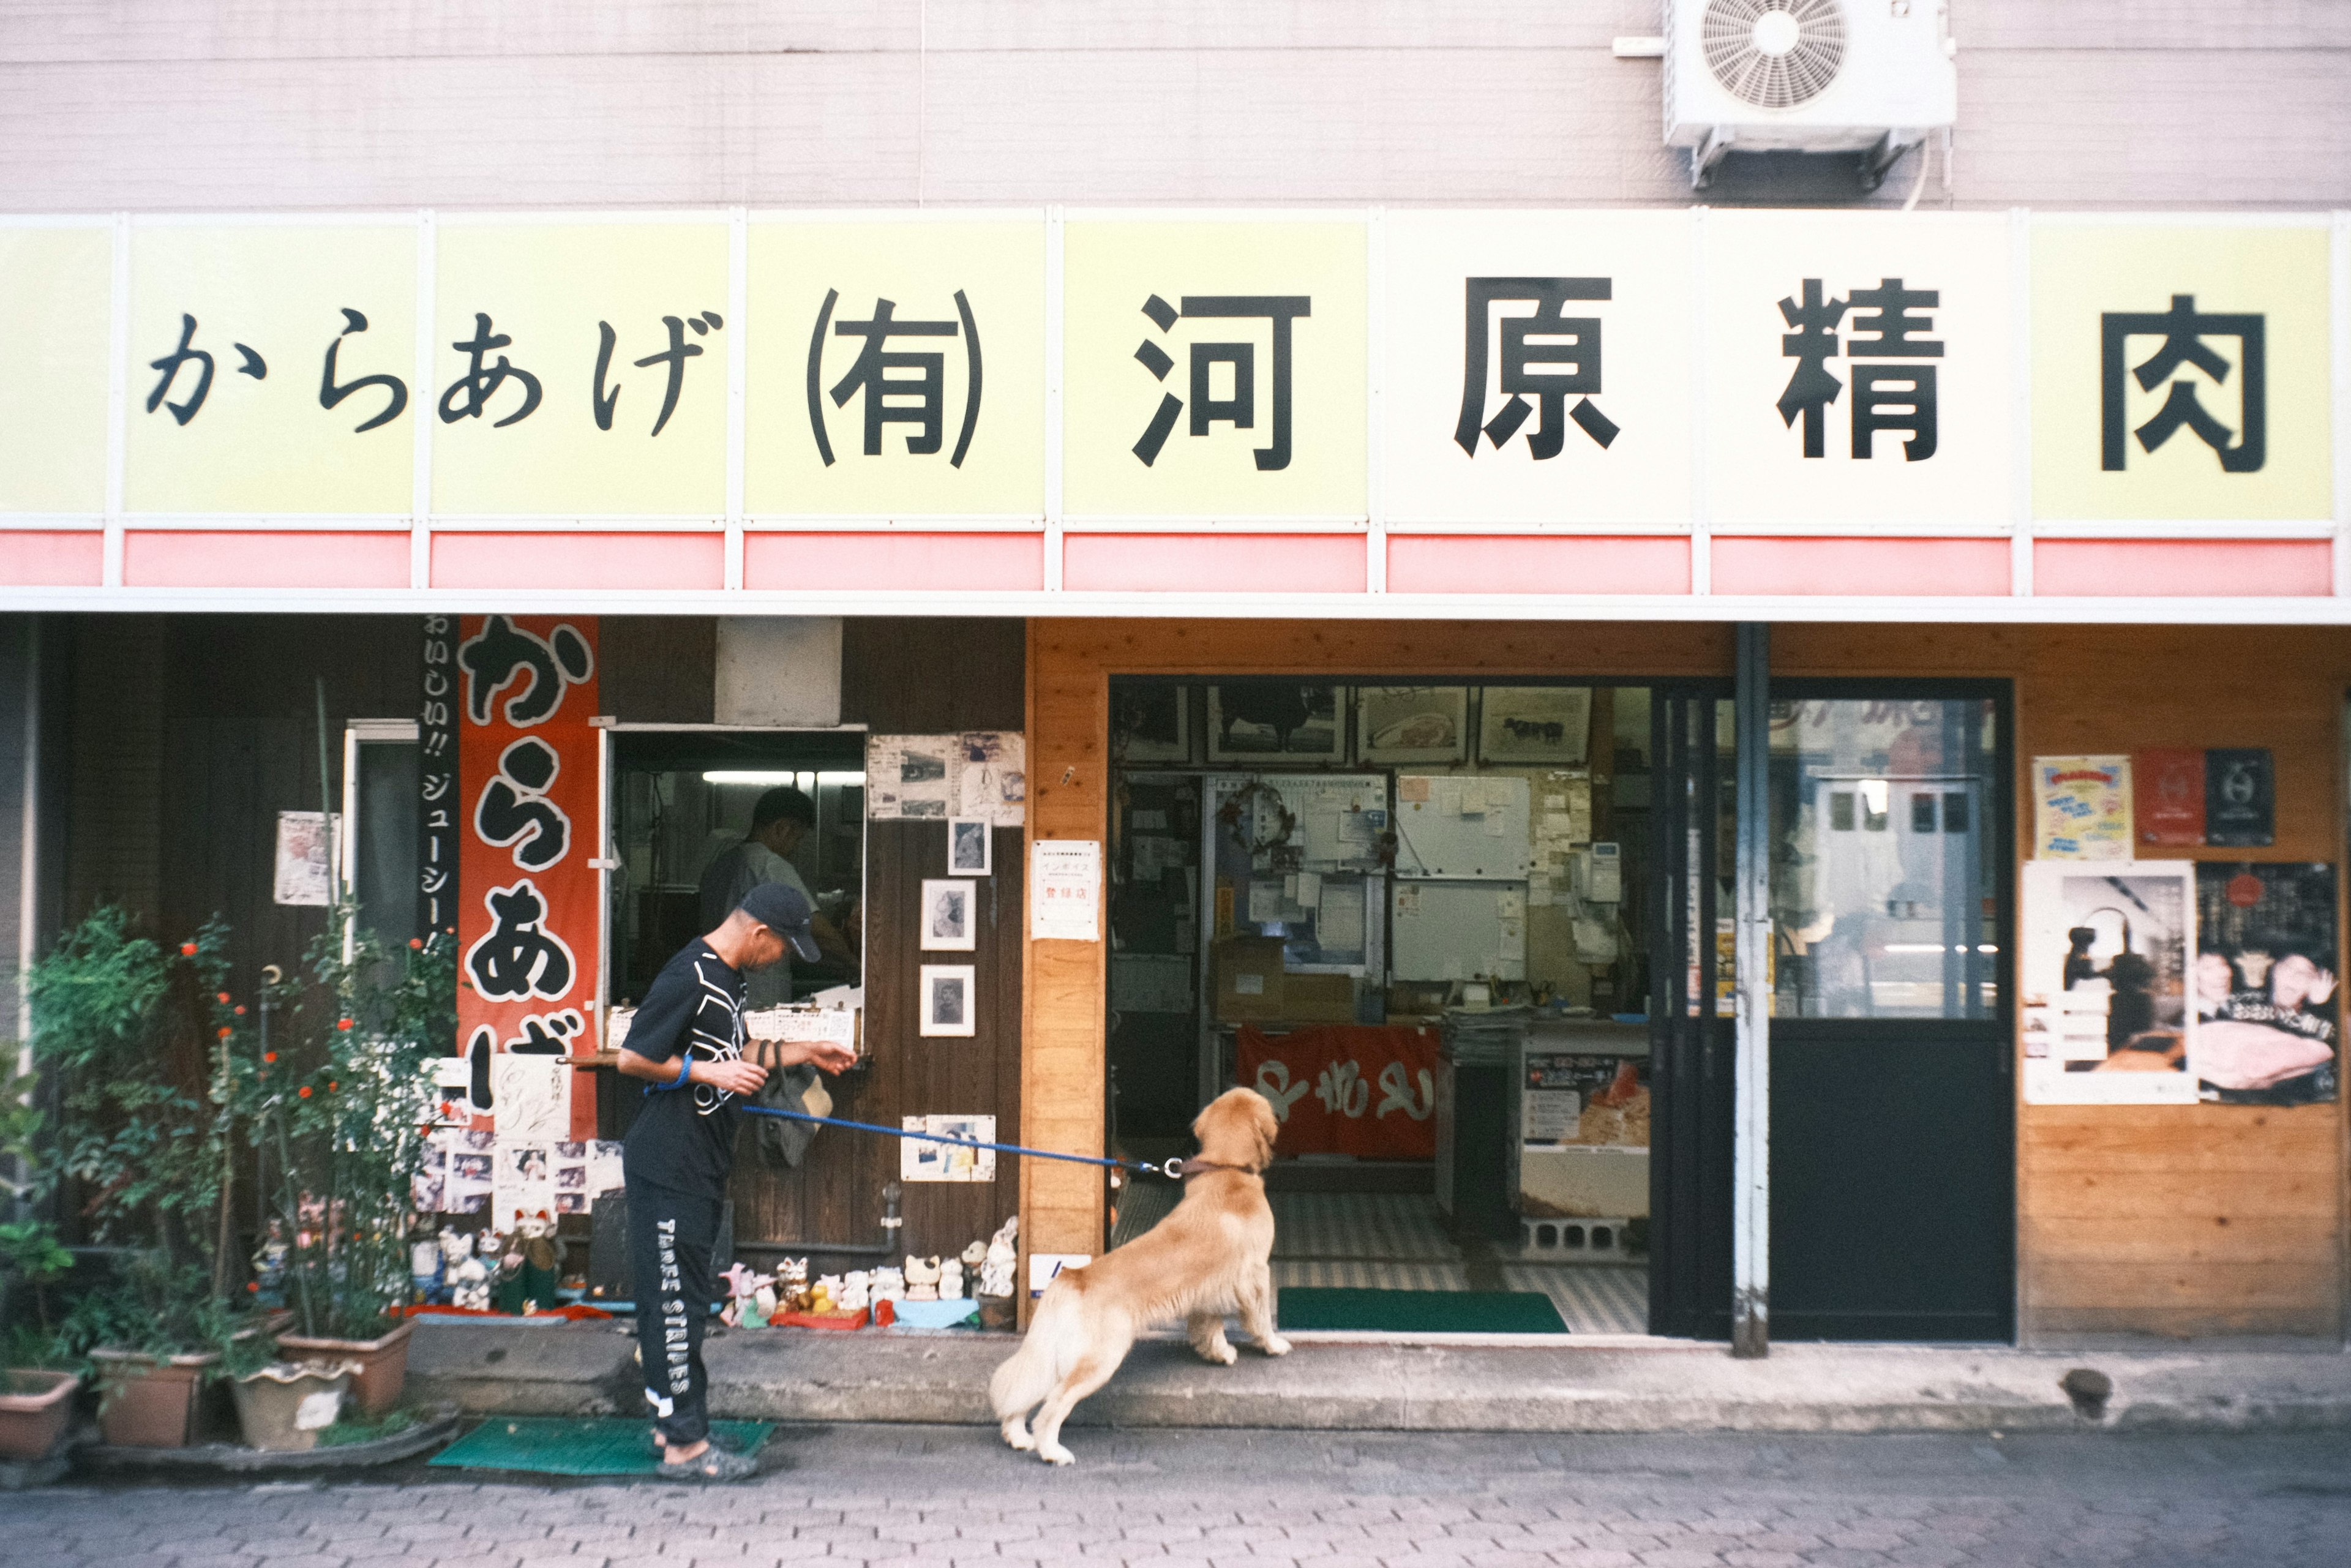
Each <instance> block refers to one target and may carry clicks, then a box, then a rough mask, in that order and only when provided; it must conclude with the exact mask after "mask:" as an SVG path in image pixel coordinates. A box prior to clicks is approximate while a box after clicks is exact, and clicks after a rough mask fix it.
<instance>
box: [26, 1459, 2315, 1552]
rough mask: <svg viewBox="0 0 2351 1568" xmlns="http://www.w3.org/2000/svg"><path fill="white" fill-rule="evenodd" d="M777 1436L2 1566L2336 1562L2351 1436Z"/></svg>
mask: <svg viewBox="0 0 2351 1568" xmlns="http://www.w3.org/2000/svg"><path fill="white" fill-rule="evenodd" d="M1069 1439H1070V1445H1071V1448H1073V1449H1074V1450H1075V1451H1076V1452H1077V1455H1078V1464H1077V1466H1076V1468H1075V1469H1068V1470H1055V1469H1049V1468H1048V1467H1046V1466H1044V1465H1042V1464H1040V1463H1038V1462H1037V1461H1036V1460H1034V1459H1033V1458H1025V1457H1019V1456H1015V1455H1014V1454H1012V1453H1011V1452H1009V1451H1008V1450H1007V1449H1005V1448H1002V1447H1000V1446H999V1445H998V1442H997V1439H996V1437H995V1434H994V1433H993V1432H992V1431H988V1430H984V1429H978V1428H967V1427H881V1426H870V1427H800V1428H790V1429H786V1430H782V1431H779V1432H778V1434H777V1435H776V1437H774V1438H773V1439H771V1440H770V1443H769V1446H768V1451H767V1454H766V1456H765V1458H766V1462H767V1463H768V1467H769V1469H768V1471H767V1472H766V1473H765V1474H763V1475H762V1476H761V1477H760V1478H759V1479H758V1480H755V1481H751V1482H747V1483H745V1484H743V1485H740V1486H737V1487H732V1488H714V1489H707V1490H704V1489H692V1490H689V1489H687V1488H684V1487H678V1486H673V1485H669V1484H665V1483H663V1482H660V1481H652V1480H649V1481H645V1482H643V1483H635V1484H615V1483H611V1482H568V1483H561V1482H559V1483H556V1484H546V1483H527V1482H520V1481H517V1480H514V1479H491V1480H485V1479H481V1478H479V1477H475V1476H471V1475H467V1474H465V1473H463V1472H456V1471H448V1470H431V1469H424V1468H423V1467H422V1466H421V1465H410V1466H403V1467H401V1468H400V1469H397V1470H396V1471H393V1472H392V1473H390V1474H384V1473H379V1474H376V1475H374V1476H371V1477H370V1478H369V1479H367V1480H366V1481H364V1482H328V1483H322V1484H317V1485H313V1484H310V1483H307V1482H297V1483H288V1482H275V1483H265V1484H260V1485H256V1484H254V1483H252V1482H250V1481H246V1482H243V1483H239V1484H229V1483H226V1482H224V1483H221V1484H218V1485H214V1486H188V1485H177V1486H172V1487H155V1486H144V1485H132V1484H126V1483H122V1482H105V1483H76V1484H72V1485H68V1486H64V1487H59V1488H54V1489H51V1490H46V1491H39V1492H29V1493H21V1494H16V1495H13V1496H10V1495H0V1542H5V1544H0V1562H5V1563H7V1564H8V1568H167V1565H170V1568H341V1565H345V1564H349V1565H350V1568H409V1565H411V1564H416V1565H422V1564H427V1563H431V1564H440V1565H443V1568H557V1565H561V1568H570V1565H573V1564H598V1563H601V1564H609V1565H610V1568H638V1565H642V1568H684V1565H685V1564H689V1563H706V1564H724V1565H726V1568H746V1565H750V1568H765V1565H768V1564H786V1563H805V1562H810V1561H820V1562H829V1563H865V1564H872V1563H907V1564H910V1565H913V1564H921V1565H924V1568H940V1565H942V1564H952V1563H1080V1562H1082V1563H1089V1564H1108V1563H1150V1564H1154V1565H1166V1564H1175V1563H1187V1564H1216V1565H1220V1568H1221V1565H1224V1564H1248V1565H1249V1568H1264V1565H1266V1564H1281V1563H1297V1564H1311V1565H1312V1568H1347V1565H1352V1564H1371V1563H1379V1564H1383V1565H1384V1568H1424V1565H1425V1568H1439V1565H1454V1564H1477V1565H1479V1568H1517V1565H1520V1564H1536V1563H1558V1564H1573V1565H1580V1568H1715V1565H1717V1564H1723V1565H1734V1568H1782V1565H1784V1568H1797V1565H1799V1564H1803V1565H1817V1568H1831V1565H1837V1568H1846V1565H1850V1568H1860V1565H1863V1564H1877V1563H1887V1564H1912V1565H1916V1568H1932V1565H1937V1564H1944V1563H1987V1564H1999V1565H2001V1568H2037V1565H2041V1564H2057V1563H2064V1564H2071V1563H2119V1564H2128V1565H2129V1568H2163V1565H2169V1564H2182V1565H2186V1564H2197V1565H2199V1568H2200V1565H2212V1568H2271V1565H2279V1568H2283V1565H2288V1564H2291V1565H2295V1568H2302V1565H2308V1568H2320V1565H2322V1564H2323V1565H2325V1568H2343V1565H2344V1564H2346V1563H2351V1435H2346V1434H2340V1433H2325V1434H2308V1435H2296V1436H2267V1435H2264V1436H2252V1437H2116V1436H2111V1435H2102V1434H2095V1433H2092V1434H2084V1435H2080V1436H2072V1435H2068V1436H2063V1437H2011V1438H2006V1439H1993V1438H1989V1437H1980V1436H1977V1437H1625V1438H1617V1437H1558V1436H1527V1437H1512V1436H1497V1435H1489V1434H1462V1435H1447V1434H1438V1433H1348V1434H1336V1433H1310V1432H1278V1433H1274V1432H1247V1431H1172V1430H1147V1431H1134V1430H1131V1431H1123V1432H1114V1431H1106V1430H1101V1429H1094V1428H1071V1431H1070V1433H1069Z"/></svg>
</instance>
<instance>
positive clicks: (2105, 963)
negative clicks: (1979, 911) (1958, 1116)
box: [2017, 861, 2197, 1105]
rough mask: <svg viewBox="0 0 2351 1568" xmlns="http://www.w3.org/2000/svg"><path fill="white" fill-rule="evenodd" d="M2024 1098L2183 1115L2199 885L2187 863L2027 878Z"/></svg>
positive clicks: (2039, 867) (2036, 869)
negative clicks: (2170, 1109)
mask: <svg viewBox="0 0 2351 1568" xmlns="http://www.w3.org/2000/svg"><path fill="white" fill-rule="evenodd" d="M2023 925H2024V950H2023V953H2022V956H2021V958H2020V961H2019V963H2018V966H2017V977H2018V984H2019V987H2020V989H2021V993H2022V998H2023V1008H2022V1020H2023V1025H2024V1097H2025V1100H2026V1101H2027V1102H2028V1103H2032V1104H2036V1105H2189V1104H2193V1103H2195V1101H2196V1080H2195V1077H2194V1075H2193V1074H2192V1073H2191V1072H2190V1071H2189V1067H2188V1061H2189V1051H2190V1049H2191V1040H2192V1036H2193V1034H2194V1032H2195V1030H2196V1028H2197V1019H2196V1014H2195V1010H2194V1009H2192V1008H2191V1007H2190V1006H2189V984H2190V981H2189V977H2190V976H2191V975H2193V974H2194V973H2195V972H2196V878H2195V872H2194V867H2193V866H2192V864H2191V863H2190V862H2187V861H2123V862H2116V863H2113V864H2110V865H2101V866H2098V867H2097V868H2095V870H2094V869H2092V868H2090V867H2087V866H2082V865H2073V864H2067V863H2066V862H2062V861H2034V862H2030V863H2028V864H2027V865H2026V866H2025V868H2024V921H2023Z"/></svg>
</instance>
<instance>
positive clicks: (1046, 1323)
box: [987, 1281, 1077, 1420]
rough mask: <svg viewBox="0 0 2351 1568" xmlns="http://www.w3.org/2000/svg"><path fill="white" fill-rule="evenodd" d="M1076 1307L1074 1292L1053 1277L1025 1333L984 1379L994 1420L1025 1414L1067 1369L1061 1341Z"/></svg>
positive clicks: (1051, 1390)
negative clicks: (1026, 1335) (1006, 1357)
mask: <svg viewBox="0 0 2351 1568" xmlns="http://www.w3.org/2000/svg"><path fill="white" fill-rule="evenodd" d="M1076 1310H1077V1296H1076V1294H1075V1293H1074V1292H1072V1291H1071V1290H1070V1289H1069V1287H1068V1286H1066V1285H1064V1284H1062V1283H1061V1282H1060V1281H1055V1282H1054V1283H1053V1284H1052V1285H1051V1286H1050V1287H1049V1288H1048V1289H1047V1290H1046V1291H1045V1299H1044V1300H1043V1301H1040V1302H1039V1303H1038V1304H1037V1312H1036V1315H1035V1316H1034V1317H1032V1318H1030V1319H1029V1337H1028V1338H1026V1339H1024V1340H1022V1341H1021V1342H1020V1348H1019V1350H1017V1351H1014V1352H1013V1353H1012V1355H1011V1357H1010V1359H1008V1361H1006V1362H1005V1363H1004V1364H1003V1365H1001V1366H999V1367H998V1368H997V1369H996V1375H995V1376H993V1377H991V1378H989V1379H988V1380H987V1398H988V1403H989V1404H991V1405H992V1406H995V1407H996V1415H997V1418H998V1420H1002V1419H1004V1418H1006V1417H1008V1416H1020V1415H1026V1414H1027V1413H1028V1412H1029V1411H1030V1410H1033V1409H1035V1408H1036V1407H1037V1406H1040V1405H1041V1404H1043V1403H1044V1402H1045V1396H1047V1395H1048V1394H1050V1393H1052V1392H1053V1390H1054V1388H1055V1387H1056V1386H1057V1385H1059V1384H1060V1383H1061V1379H1062V1377H1063V1376H1064V1375H1066V1374H1067V1373H1068V1371H1069V1368H1067V1367H1065V1366H1063V1365H1062V1364H1061V1360H1062V1357H1061V1343H1062V1341H1063V1340H1064V1339H1065V1338H1066V1337H1067V1332H1068V1330H1069V1329H1071V1328H1072V1327H1074V1326H1075V1325H1074V1324H1072V1323H1071V1322H1069V1319H1070V1316H1071V1313H1073V1312H1075V1311H1076Z"/></svg>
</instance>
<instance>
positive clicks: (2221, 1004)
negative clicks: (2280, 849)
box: [2189, 861, 2343, 1105]
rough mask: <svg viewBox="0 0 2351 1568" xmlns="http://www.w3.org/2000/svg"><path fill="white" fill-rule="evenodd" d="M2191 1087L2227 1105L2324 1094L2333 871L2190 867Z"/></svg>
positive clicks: (2337, 1016) (2225, 864)
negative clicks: (2193, 928)
mask: <svg viewBox="0 0 2351 1568" xmlns="http://www.w3.org/2000/svg"><path fill="white" fill-rule="evenodd" d="M2196 911H2197V949H2198V950H2197V955H2196V978H2195V987H2194V990H2195V1001H2196V1015H2197V1018H2196V1040H2195V1048H2194V1050H2193V1051H2192V1052H2191V1053H2190V1055H2189V1065H2190V1067H2191V1068H2192V1069H2193V1071H2194V1072H2195V1075H2196V1079H2197V1082H2198V1091H2199V1093H2200V1094H2201V1095H2202V1097H2203V1098H2204V1099H2206V1100H2211V1101H2217V1102H2220V1103H2224V1104H2234V1105H2308V1104H2314V1103H2327V1102H2331V1101H2333V1100H2334V1099H2335V1094H2336V1092H2337V1091H2336V1085H2337V1081H2338V1079H2339V1078H2340V1077H2341V1072H2342V1049H2343V1047H2342V1032H2343V998H2342V993H2341V988H2340V986H2339V985H2338V983H2337V980H2336V977H2335V868H2334V867H2333V866H2331V865H2326V864H2322V863H2315V862H2292V863H2278V864H2257V863H2253V862H2242V861H2204V862H2199V863H2198V865H2197V867H2196Z"/></svg>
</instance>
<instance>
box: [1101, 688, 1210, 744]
mask: <svg viewBox="0 0 2351 1568" xmlns="http://www.w3.org/2000/svg"><path fill="white" fill-rule="evenodd" d="M1110 749H1111V755H1112V756H1113V757H1114V758H1118V759H1119V760H1120V761H1122V762H1189V761H1191V760H1192V688H1191V687H1189V686H1164V685H1155V684H1144V683H1136V684H1134V685H1123V686H1121V687H1120V688H1119V689H1118V690H1117V692H1116V693H1115V694H1114V695H1113V696H1112V698H1111V715H1110Z"/></svg>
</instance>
